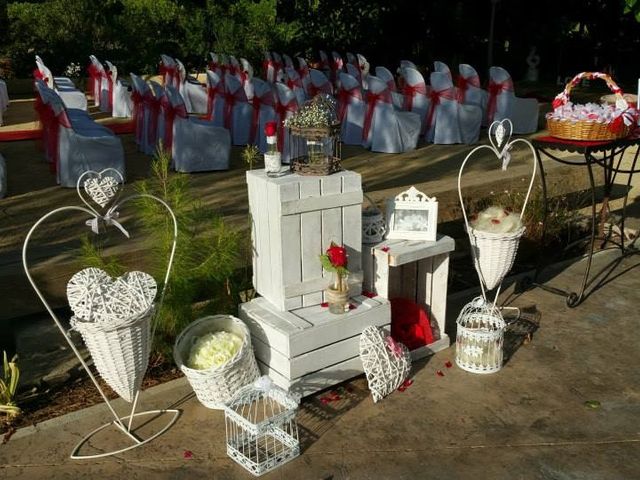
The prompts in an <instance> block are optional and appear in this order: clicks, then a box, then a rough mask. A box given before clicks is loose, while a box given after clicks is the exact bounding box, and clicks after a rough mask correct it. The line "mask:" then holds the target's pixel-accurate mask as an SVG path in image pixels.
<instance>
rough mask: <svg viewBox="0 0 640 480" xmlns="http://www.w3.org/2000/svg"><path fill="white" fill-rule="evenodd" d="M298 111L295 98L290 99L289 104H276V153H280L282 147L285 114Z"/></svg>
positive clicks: (278, 102)
mask: <svg viewBox="0 0 640 480" xmlns="http://www.w3.org/2000/svg"><path fill="white" fill-rule="evenodd" d="M296 110H298V102H297V100H296V99H295V98H293V99H291V101H290V102H289V103H281V102H280V100H278V101H277V102H276V115H277V116H278V139H277V142H278V143H277V145H278V151H279V152H282V147H283V145H284V121H285V119H286V118H287V112H295V111H296Z"/></svg>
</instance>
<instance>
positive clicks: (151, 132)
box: [146, 80, 169, 146]
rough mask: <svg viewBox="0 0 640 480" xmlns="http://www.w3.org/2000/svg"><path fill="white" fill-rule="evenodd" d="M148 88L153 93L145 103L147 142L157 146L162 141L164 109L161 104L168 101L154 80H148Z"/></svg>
mask: <svg viewBox="0 0 640 480" xmlns="http://www.w3.org/2000/svg"><path fill="white" fill-rule="evenodd" d="M148 85H149V88H150V89H151V92H152V93H153V99H149V100H148V101H147V102H146V103H147V105H148V106H150V108H149V123H148V125H147V144H148V145H154V146H157V145H158V142H159V141H160V140H162V141H163V142H164V113H165V109H164V108H162V104H163V103H165V104H166V102H168V101H169V99H165V96H166V94H165V90H164V87H163V86H162V85H160V84H159V83H158V82H156V81H155V80H150V81H149V83H148Z"/></svg>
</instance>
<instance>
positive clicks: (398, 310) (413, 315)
mask: <svg viewBox="0 0 640 480" xmlns="http://www.w3.org/2000/svg"><path fill="white" fill-rule="evenodd" d="M391 337H392V338H393V339H394V340H395V341H397V342H400V343H403V344H405V345H406V346H407V348H408V349H409V350H415V349H416V348H420V347H423V346H425V345H430V344H431V343H433V341H434V337H433V330H432V328H431V322H430V321H429V316H428V315H427V312H426V311H425V310H424V308H422V307H421V306H420V305H418V304H417V303H416V302H414V301H413V300H409V299H407V298H392V299H391Z"/></svg>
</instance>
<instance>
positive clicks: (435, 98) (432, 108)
mask: <svg viewBox="0 0 640 480" xmlns="http://www.w3.org/2000/svg"><path fill="white" fill-rule="evenodd" d="M443 98H445V99H447V100H457V96H456V89H455V88H454V87H450V88H445V89H443V90H431V92H429V100H430V102H429V110H427V118H426V120H425V122H424V128H423V133H424V132H426V131H429V129H430V128H431V125H432V124H433V115H434V114H435V112H436V106H438V105H440V101H441V100H442V99H443Z"/></svg>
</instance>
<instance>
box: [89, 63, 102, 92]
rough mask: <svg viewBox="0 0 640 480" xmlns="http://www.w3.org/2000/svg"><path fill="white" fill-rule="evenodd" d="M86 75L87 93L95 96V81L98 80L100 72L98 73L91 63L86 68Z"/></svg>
mask: <svg viewBox="0 0 640 480" xmlns="http://www.w3.org/2000/svg"><path fill="white" fill-rule="evenodd" d="M87 73H88V74H89V78H88V81H87V93H89V94H91V95H93V96H95V94H96V81H97V80H98V78H100V72H99V71H98V67H96V66H95V65H94V64H93V62H92V63H90V64H89V66H88V67H87Z"/></svg>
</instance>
